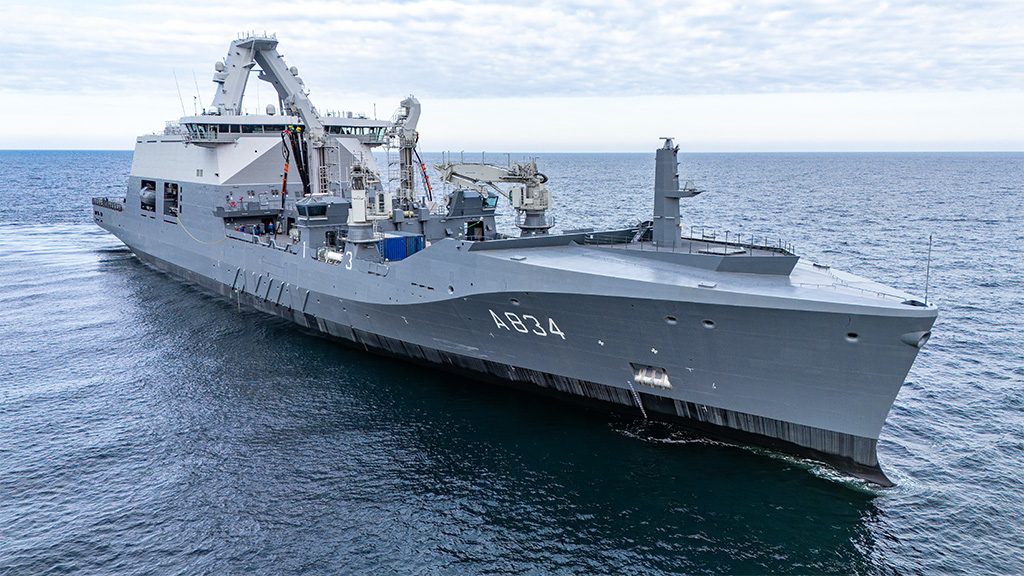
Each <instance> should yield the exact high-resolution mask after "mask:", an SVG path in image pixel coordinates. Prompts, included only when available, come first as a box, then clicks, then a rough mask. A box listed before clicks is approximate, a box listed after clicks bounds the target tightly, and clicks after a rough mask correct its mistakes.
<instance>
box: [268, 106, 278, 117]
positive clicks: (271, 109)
mask: <svg viewBox="0 0 1024 576" xmlns="http://www.w3.org/2000/svg"><path fill="white" fill-rule="evenodd" d="M274 114H277V108H274V105H273V104H267V115H268V116H273V115H274Z"/></svg>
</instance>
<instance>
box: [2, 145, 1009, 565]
mask: <svg viewBox="0 0 1024 576" xmlns="http://www.w3.org/2000/svg"><path fill="white" fill-rule="evenodd" d="M655 145H656V143H655ZM426 159H427V160H428V161H430V160H432V159H434V157H433V156H428V158H426ZM494 159H495V160H497V158H494ZM680 160H681V162H682V166H681V170H680V173H681V176H682V177H683V178H684V179H687V178H689V179H693V180H694V181H695V182H696V184H697V185H698V186H699V187H701V188H704V189H706V190H707V193H705V194H703V195H701V196H699V197H697V198H693V199H689V200H684V201H683V222H684V223H687V224H692V225H712V226H715V227H716V228H717V229H718V230H719V231H721V232H722V233H724V232H725V231H726V230H728V231H729V232H730V233H731V234H736V233H742V234H756V235H759V236H760V235H768V236H771V237H781V238H783V239H784V240H786V241H789V242H792V243H794V244H795V245H796V249H797V251H798V252H799V253H800V254H801V255H802V256H803V257H804V258H806V259H808V260H811V261H815V262H821V263H825V264H829V265H831V266H834V267H837V268H840V269H843V270H847V271H851V272H854V273H857V274H861V275H864V276H868V277H870V278H873V279H876V280H880V281H883V282H885V283H888V284H891V285H894V286H896V287H898V288H900V289H905V290H909V291H911V292H914V293H918V294H921V293H923V292H924V289H925V283H926V272H927V276H928V282H927V283H928V293H929V299H930V300H931V301H933V302H935V303H937V304H938V305H939V307H940V316H939V320H938V322H937V324H936V326H935V328H934V330H933V337H932V339H931V341H930V342H929V343H928V345H927V346H926V347H925V348H924V350H923V351H922V352H921V354H920V356H919V358H918V360H917V362H916V364H915V365H914V368H913V370H912V371H911V373H910V375H909V377H908V379H907V383H906V385H905V386H904V388H903V390H902V391H901V392H900V395H899V397H898V398H897V400H896V403H895V406H894V407H893V409H892V411H891V413H890V415H889V418H888V421H887V423H886V425H885V427H884V429H883V431H882V436H881V440H880V442H879V447H878V452H879V458H880V460H881V462H882V466H883V468H884V469H885V470H886V471H887V472H888V474H889V476H890V477H891V478H892V479H893V480H894V481H895V482H896V483H897V486H896V487H895V488H890V489H879V488H874V487H871V486H866V485H864V484H862V483H860V482H858V481H855V480H852V479H849V478H845V477H843V476H841V475H838V474H836V473H834V472H832V471H831V470H829V469H828V468H824V467H821V466H818V465H816V464H813V463H809V462H804V461H800V460H797V459H793V458H788V457H782V456H779V455H774V454H771V453H768V452H764V451H759V450H750V449H746V448H741V447H735V446H727V445H722V444H717V443H713V442H708V441H705V440H701V439H700V438H698V437H694V436H690V435H688V434H686V433H683V432H680V431H678V430H673V429H666V428H664V427H659V426H649V425H645V424H644V423H643V422H641V421H634V420H630V419H628V418H625V417H619V416H612V415H608V414H606V413H603V412H599V411H593V410H587V409H583V408H578V407H575V406H572V405H566V404H562V403H558V402H553V401H550V400H547V399H541V398H538V397H534V396H532V395H529V394H525V393H519V392H514V391H508V390H504V389H499V388H494V387H491V386H488V385H485V384H481V383H479V382H476V381H473V380H472V379H467V378H458V377H453V376H451V375H448V374H443V373H440V372H434V371H430V370H424V369H421V368H417V367H413V366H409V365H406V364H403V363H400V362H395V361H392V360H388V359H382V358H377V357H374V356H370V355H367V354H363V353H359V352H356V351H352V350H349V349H346V348H344V347H342V346H339V345H337V344H334V343H331V342H328V341H325V340H322V339H319V338H317V337H314V336H311V335H307V334H305V333H303V332H301V331H299V330H298V329H297V328H295V327H293V326H292V325H289V324H287V323H285V322H283V321H281V320H277V319H274V318H270V317H266V316H263V315H261V314H259V313H257V312H254V311H251V310H246V309H241V310H239V309H238V307H237V306H236V305H235V304H233V303H231V302H228V301H224V300H220V299H218V298H215V297H211V296H208V295H206V294H204V293H202V292H200V291H198V290H196V289H194V288H193V287H190V286H188V285H183V284H180V283H178V282H177V281H175V280H174V279H172V278H170V277H168V276H165V275H163V274H161V273H159V272H156V271H153V270H151V269H149V268H147V267H146V266H144V265H143V264H141V263H140V262H139V261H137V260H136V259H135V258H134V257H133V256H131V254H130V253H129V252H128V251H127V250H126V249H125V248H124V247H123V246H122V245H120V244H119V243H118V242H117V241H116V240H115V239H114V238H113V237H111V236H109V235H107V234H106V233H104V232H102V231H101V230H100V229H99V228H97V227H95V226H94V225H93V224H92V223H91V216H90V212H91V208H90V204H89V199H90V198H91V197H92V196H112V197H113V196H120V195H122V190H123V188H124V184H125V182H126V178H127V173H128V170H129V167H130V163H131V153H130V152H19V151H0V574H4V575H8V574H10V575H22V574H33V575H35V574H160V575H166V574H183V575H184V574H188V575H194V574H275V575H276V574H677V573H687V574H701V573H734V574H760V573H789V574H808V573H813V574H819V573H837V574H943V573H946V574H992V573H1000V574H1010V573H1022V572H1024V545H1022V544H1021V542H1024V522H1022V521H1021V518H1024V481H1022V478H1024V329H1022V327H1021V312H1022V309H1024V154H1020V153H1005V154H999V153H989V154H954V153H950V154H682V155H681V156H680ZM538 162H539V164H540V166H541V169H542V171H543V172H545V173H546V174H547V175H548V176H549V177H550V183H549V187H550V188H551V189H552V190H553V191H554V193H555V195H556V202H557V208H556V210H555V214H556V217H557V218H558V220H559V223H560V225H564V226H567V227H570V226H576V225H579V226H588V225H589V226H597V227H601V226H617V225H622V224H629V223H632V222H635V221H636V220H641V219H647V214H649V212H650V209H651V208H650V206H651V193H650V190H651V189H652V185H653V168H654V161H653V146H652V154H549V155H540V156H539V157H538ZM929 236H931V238H932V244H931V260H930V270H927V271H926V268H928V266H927V262H928V251H929V248H928V247H929V240H928V239H929Z"/></svg>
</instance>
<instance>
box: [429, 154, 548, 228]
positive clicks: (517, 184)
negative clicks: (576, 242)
mask: <svg viewBox="0 0 1024 576" xmlns="http://www.w3.org/2000/svg"><path fill="white" fill-rule="evenodd" d="M434 169H435V170H437V172H438V174H439V175H440V178H441V181H442V182H445V183H446V184H454V185H456V186H463V187H467V188H472V189H474V190H476V191H477V192H480V193H484V192H485V189H487V188H490V189H491V190H494V191H496V192H497V193H498V194H500V195H502V196H504V197H505V198H508V200H509V203H511V204H512V207H513V208H515V210H516V226H517V227H519V229H520V230H522V235H523V236H533V235H537V234H547V231H548V230H549V229H550V228H551V227H552V226H554V222H553V221H552V220H551V219H550V218H548V216H547V214H546V212H547V209H548V208H550V207H551V192H550V191H549V190H548V189H547V187H545V186H544V184H545V183H546V182H547V181H548V178H547V176H545V175H543V174H541V173H540V172H538V171H537V163H536V162H535V161H534V160H530V161H529V162H524V163H522V164H519V163H515V164H511V165H510V166H508V167H507V168H503V167H501V166H495V165H493V164H484V163H474V162H451V161H448V162H442V163H441V164H434ZM498 184H512V186H510V187H509V188H508V190H505V189H503V188H502V187H500V186H498Z"/></svg>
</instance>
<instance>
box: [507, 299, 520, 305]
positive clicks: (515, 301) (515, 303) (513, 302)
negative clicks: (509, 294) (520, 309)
mask: <svg viewBox="0 0 1024 576" xmlns="http://www.w3.org/2000/svg"><path fill="white" fill-rule="evenodd" d="M508 301H509V302H511V303H512V305H513V306H519V300H517V299H515V298H509V299H508Z"/></svg>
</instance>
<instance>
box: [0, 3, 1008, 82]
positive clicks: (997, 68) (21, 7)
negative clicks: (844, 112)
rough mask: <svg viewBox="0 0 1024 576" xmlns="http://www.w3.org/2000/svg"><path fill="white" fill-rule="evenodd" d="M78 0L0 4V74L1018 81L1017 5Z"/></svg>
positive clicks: (29, 77) (70, 78) (101, 78)
mask: <svg viewBox="0 0 1024 576" xmlns="http://www.w3.org/2000/svg"><path fill="white" fill-rule="evenodd" d="M81 12H83V11H82V10H81V8H80V5H79V4H77V3H67V4H61V3H56V2H51V3H48V4H47V3H44V5H43V6H39V5H38V3H31V4H30V3H27V2H24V1H23V0H14V1H13V2H7V3H5V7H4V8H2V9H0V21H2V22H4V24H2V25H0V31H2V34H3V36H4V38H5V44H6V46H7V47H8V50H10V54H11V56H10V57H8V58H5V59H4V61H3V62H2V63H0V72H2V73H3V75H4V76H5V77H6V78H8V79H9V82H11V83H12V84H14V85H23V86H24V87H26V88H29V89H36V90H69V91H77V90H80V89H82V88H83V87H84V88H86V89H90V88H91V89H104V87H112V88H115V89H121V88H130V87H132V86H134V85H136V84H137V83H139V82H140V81H141V82H152V81H153V80H154V79H155V78H157V77H160V76H162V75H163V76H165V75H166V74H167V72H168V71H169V70H170V69H172V68H177V69H185V70H189V69H191V68H194V67H197V66H200V67H201V68H200V69H201V70H202V72H203V74H202V75H203V76H204V77H206V76H208V75H209V68H210V65H211V64H212V61H213V59H216V58H218V57H220V56H222V54H223V52H224V50H225V47H226V43H227V41H228V40H229V39H230V38H231V37H233V34H232V35H228V34H226V33H225V30H257V31H263V30H268V31H271V32H277V34H278V37H279V38H280V39H281V40H282V51H283V52H284V53H285V54H286V56H292V58H290V60H291V61H292V63H294V64H296V65H299V66H302V67H304V69H306V70H308V74H307V76H308V77H307V80H312V79H313V77H315V78H316V80H317V82H310V84H311V85H314V86H319V85H329V86H332V87H338V88H340V89H343V90H346V91H350V92H353V93H360V94H362V93H380V92H383V93H400V92H405V91H410V90H415V91H416V92H418V93H422V94H424V95H429V96H434V97H473V98H478V97H483V98H489V97H504V96H526V95H530V96H550V95H574V96H579V95H584V96H605V95H613V96H624V95H640V94H743V93H762V92H807V91H857V90H871V91H879V90H897V91H899V90H904V91H905V90H1006V89H1017V90H1020V89H1024V51H1022V50H1021V49H1020V48H1021V42H1020V38H1024V4H1021V3H1019V2H987V3H962V2H932V3H928V4H903V3H896V4H888V3H885V2H882V3H879V2H867V1H857V0H852V1H848V2H809V1H803V2H800V1H798V2H785V3H784V2H773V1H769V2H759V3H730V2H719V1H709V0H696V1H693V2H686V3H677V2H673V3H669V2H653V3H636V2H622V1H616V0H608V1H601V2H597V1H577V2H562V3H559V2H545V1H540V0H525V1H523V2H520V3H517V4H515V5H509V4H507V3H505V2H497V1H482V2H466V3H458V2H453V1H450V0H423V1H413V2H397V1H391V2H349V1H343V2H328V1H323V0H299V1H297V2H273V1H272V2H265V3H252V2H248V1H246V2H239V1H237V0H229V1H226V2H220V3H216V4H211V3H207V2H196V1H193V0H185V1H182V2H174V3H170V2H163V3H148V4H145V5H121V4H119V3H107V4H104V3H100V4H97V5H94V6H93V8H92V9H90V10H89V11H88V12H87V13H85V14H81Z"/></svg>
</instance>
